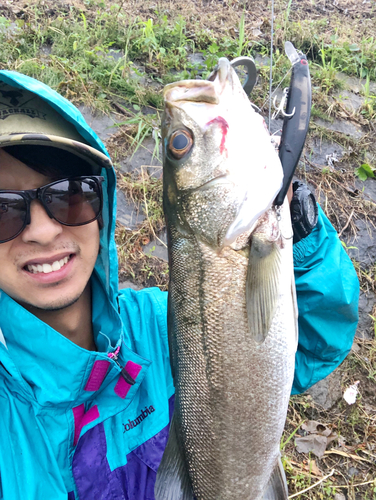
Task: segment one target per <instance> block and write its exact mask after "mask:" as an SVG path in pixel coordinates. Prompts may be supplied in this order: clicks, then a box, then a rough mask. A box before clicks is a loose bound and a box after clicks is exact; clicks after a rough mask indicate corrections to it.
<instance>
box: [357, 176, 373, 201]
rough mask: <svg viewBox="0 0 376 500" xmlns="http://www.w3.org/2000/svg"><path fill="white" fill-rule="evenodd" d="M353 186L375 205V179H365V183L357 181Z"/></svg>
mask: <svg viewBox="0 0 376 500" xmlns="http://www.w3.org/2000/svg"><path fill="white" fill-rule="evenodd" d="M355 186H356V187H357V188H358V189H359V191H362V192H363V194H364V195H365V198H366V199H368V200H370V201H373V202H374V203H376V179H367V180H366V181H365V182H363V181H361V180H358V179H357V180H356V181H355Z"/></svg>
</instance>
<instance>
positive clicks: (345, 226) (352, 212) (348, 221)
mask: <svg viewBox="0 0 376 500" xmlns="http://www.w3.org/2000/svg"><path fill="white" fill-rule="evenodd" d="M353 215H354V209H352V211H351V214H350V217H349V218H348V219H347V222H346V224H345V225H344V226H343V228H342V229H341V232H340V233H339V235H338V238H340V237H341V235H342V233H343V231H345V229H347V227H348V225H349V224H350V221H351V219H352V216H353Z"/></svg>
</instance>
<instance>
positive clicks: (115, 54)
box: [97, 49, 124, 62]
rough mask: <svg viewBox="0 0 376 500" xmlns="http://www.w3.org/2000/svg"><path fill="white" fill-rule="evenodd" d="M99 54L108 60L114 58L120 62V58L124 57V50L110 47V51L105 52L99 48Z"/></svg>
mask: <svg viewBox="0 0 376 500" xmlns="http://www.w3.org/2000/svg"><path fill="white" fill-rule="evenodd" d="M97 56H99V57H104V58H105V59H107V60H110V61H111V60H114V61H115V62H118V61H119V59H121V58H122V57H124V51H123V50H120V49H118V50H113V49H110V50H109V51H108V52H103V51H102V50H99V51H98V52H97Z"/></svg>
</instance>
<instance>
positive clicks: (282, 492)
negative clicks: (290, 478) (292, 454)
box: [262, 458, 288, 500]
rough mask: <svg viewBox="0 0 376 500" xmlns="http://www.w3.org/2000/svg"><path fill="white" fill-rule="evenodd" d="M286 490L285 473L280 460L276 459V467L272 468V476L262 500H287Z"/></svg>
mask: <svg viewBox="0 0 376 500" xmlns="http://www.w3.org/2000/svg"><path fill="white" fill-rule="evenodd" d="M287 499H288V490H287V481H286V475H285V471H284V470H283V465H282V462H281V459H280V458H279V459H278V463H277V465H276V466H275V467H274V470H273V472H272V475H271V477H270V479H269V482H268V484H267V486H266V489H265V491H264V494H263V496H262V500H287Z"/></svg>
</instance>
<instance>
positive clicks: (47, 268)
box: [27, 256, 69, 274]
mask: <svg viewBox="0 0 376 500" xmlns="http://www.w3.org/2000/svg"><path fill="white" fill-rule="evenodd" d="M68 261H69V257H68V256H67V257H64V259H60V260H56V261H55V262H53V263H52V264H36V265H34V264H30V265H28V266H27V270H28V271H29V272H30V273H33V274H37V273H44V274H48V273H52V271H59V269H61V268H62V267H63V266H64V265H65V264H67V263H68Z"/></svg>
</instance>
